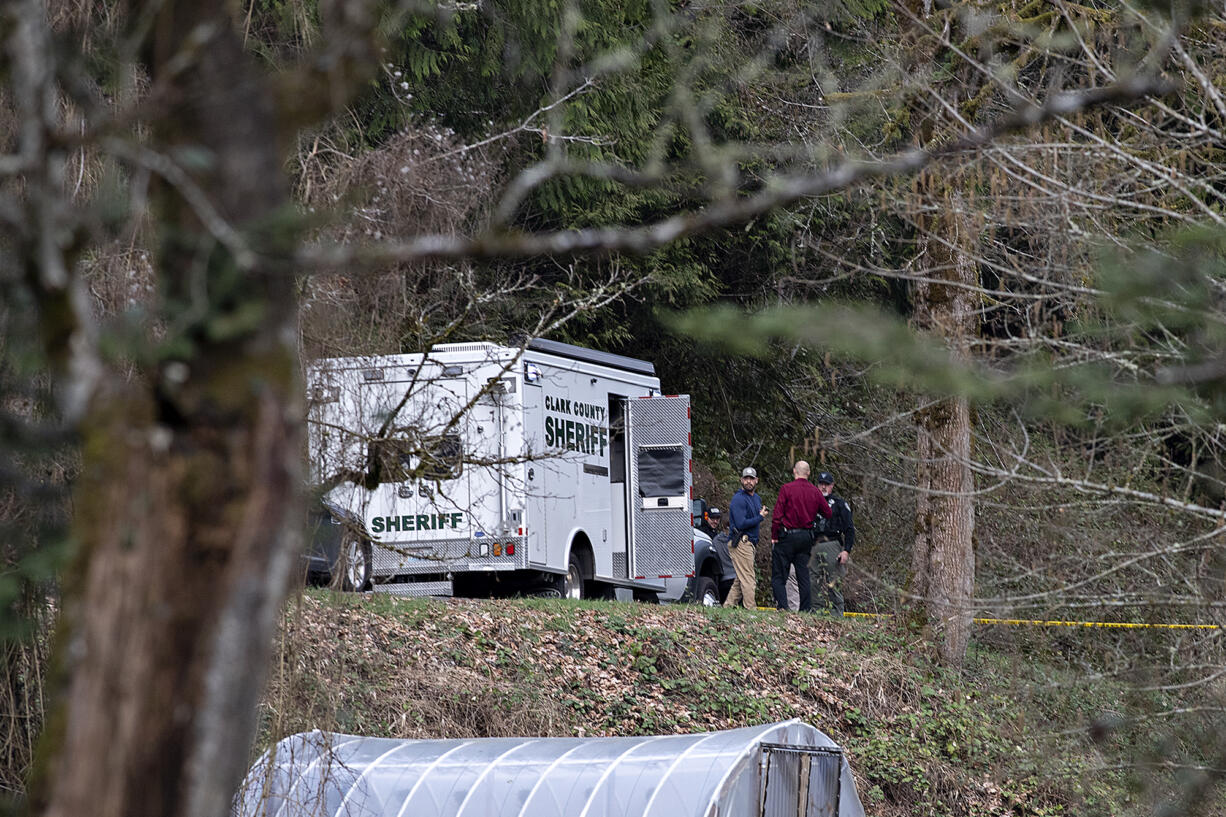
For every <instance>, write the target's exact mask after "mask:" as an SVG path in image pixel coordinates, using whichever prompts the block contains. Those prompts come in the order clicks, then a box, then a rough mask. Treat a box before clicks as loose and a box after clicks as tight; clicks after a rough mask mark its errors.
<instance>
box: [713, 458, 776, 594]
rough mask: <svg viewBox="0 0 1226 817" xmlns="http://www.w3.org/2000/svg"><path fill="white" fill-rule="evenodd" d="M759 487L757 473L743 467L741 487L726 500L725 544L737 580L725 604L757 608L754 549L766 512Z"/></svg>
mask: <svg viewBox="0 0 1226 817" xmlns="http://www.w3.org/2000/svg"><path fill="white" fill-rule="evenodd" d="M757 490H758V472H757V471H755V470H754V469H753V468H746V469H745V470H744V471H742V472H741V490H739V491H737V492H736V493H735V494H734V495H733V497H732V501H731V502H730V503H728V517H729V522H730V525H731V530H730V536H729V539H728V546H729V548H730V550H731V551H732V567H733V569H734V570H736V579H735V580H733V582H732V589H731V590H729V591H728V598H726V599H724V606H725V607H736V606H737V605H742V604H743V605H744V606H745V607H746V608H747V609H749V610H753V609H755V608H756V607H757V603H756V602H755V601H754V586H755V585H756V584H757V580H756V578H755V575H754V563H753V562H754V558H753V557H754V551H755V550H756V549H757V545H758V526H759V525H761V524H762V519H763V518H764V517H765V516H766V514H767V509H766V508H763V507H762V498H761V497H759V496H758V494H757V493H756V492H757Z"/></svg>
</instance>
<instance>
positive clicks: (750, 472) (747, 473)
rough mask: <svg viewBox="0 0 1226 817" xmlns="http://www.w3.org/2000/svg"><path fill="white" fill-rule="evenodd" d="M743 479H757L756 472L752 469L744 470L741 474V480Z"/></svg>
mask: <svg viewBox="0 0 1226 817" xmlns="http://www.w3.org/2000/svg"><path fill="white" fill-rule="evenodd" d="M745 477H753V478H754V479H757V478H758V472H757V471H755V470H754V469H752V468H746V469H745V470H744V471H742V472H741V479H744V478H745Z"/></svg>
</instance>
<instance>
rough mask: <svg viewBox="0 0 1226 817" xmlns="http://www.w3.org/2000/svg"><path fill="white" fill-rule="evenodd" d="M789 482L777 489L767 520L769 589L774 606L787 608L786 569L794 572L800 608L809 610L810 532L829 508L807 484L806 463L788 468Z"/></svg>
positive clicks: (798, 461)
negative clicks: (798, 591)
mask: <svg viewBox="0 0 1226 817" xmlns="http://www.w3.org/2000/svg"><path fill="white" fill-rule="evenodd" d="M792 477H793V479H792V481H791V482H789V483H787V484H785V485H784V486H783V487H782V488H780V489H779V499H778V500H777V501H776V502H775V513H774V516H772V517H771V544H772V545H773V547H772V549H771V590H773V591H774V594H775V606H776V607H778V608H779V609H780V610H786V609H788V597H787V579H788V570H789V569H790V568H792V567H794V568H795V569H796V583H797V584H798V585H799V586H800V609H801V611H802V612H808V611H809V610H811V609H812V599H811V598H810V596H809V571H808V565H809V559H810V555H811V554H812V552H813V541H814V536H813V532H814V530H815V525H816V521H815V520H817V519H819V518H820V519H826V518H828V517H829V516H830V506H829V505H827V504H826V498H825V497H824V496H823V495H822V492H821V491H819V490H818V489H817V488H816V487H814V485H813V483H811V482H809V463H807V462H805V461H804V460H797V462H796V464H795V465H793V466H792Z"/></svg>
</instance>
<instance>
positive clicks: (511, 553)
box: [507, 542, 515, 556]
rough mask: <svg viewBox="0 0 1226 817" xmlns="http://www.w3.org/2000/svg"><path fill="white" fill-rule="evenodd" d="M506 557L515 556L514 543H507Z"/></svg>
mask: <svg viewBox="0 0 1226 817" xmlns="http://www.w3.org/2000/svg"><path fill="white" fill-rule="evenodd" d="M507 555H508V556H514V555H515V543H514V542H507Z"/></svg>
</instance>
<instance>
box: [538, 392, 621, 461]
mask: <svg viewBox="0 0 1226 817" xmlns="http://www.w3.org/2000/svg"><path fill="white" fill-rule="evenodd" d="M545 411H546V412H553V413H551V414H546V415H545V445H546V446H547V447H549V448H553V449H559V448H560V449H565V450H567V451H578V452H579V453H581V454H597V455H599V456H601V457H603V456H604V455H605V451H606V450H607V449H608V447H609V427H608V426H607V425H605V424H604V423H603V422H602V421H603V420H604V419H605V415H606V413H607V412H608V409H607V408H606V407H605V406H599V405H596V404H595V403H582V402H579V401H577V400H575V401H572V400H571V399H570V398H568V397H553V396H552V395H545ZM559 414H569V415H571V416H572V417H581V418H583V419H582V420H572V419H569V418H567V417H559V416H556V415H559ZM592 420H594V421H595V422H590V421H592ZM585 421H587V422H585Z"/></svg>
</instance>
